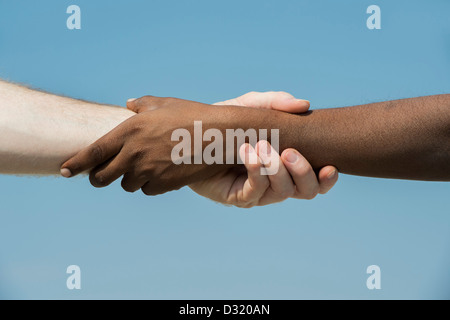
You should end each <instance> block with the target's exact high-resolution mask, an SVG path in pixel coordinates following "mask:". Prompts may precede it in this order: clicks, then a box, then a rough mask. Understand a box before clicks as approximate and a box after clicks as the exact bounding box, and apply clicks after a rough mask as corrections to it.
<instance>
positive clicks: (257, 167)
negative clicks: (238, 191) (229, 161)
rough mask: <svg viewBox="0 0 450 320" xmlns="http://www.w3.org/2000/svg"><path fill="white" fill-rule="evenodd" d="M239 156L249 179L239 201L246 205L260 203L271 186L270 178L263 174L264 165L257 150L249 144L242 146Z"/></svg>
mask: <svg viewBox="0 0 450 320" xmlns="http://www.w3.org/2000/svg"><path fill="white" fill-rule="evenodd" d="M239 155H240V157H241V159H242V162H244V165H245V168H246V169H247V177H248V178H247V180H246V181H245V183H244V186H243V188H242V198H241V199H238V200H240V202H244V203H258V202H259V199H261V197H262V196H263V195H264V193H265V192H266V190H267V188H268V187H269V186H270V183H269V178H268V177H267V176H265V175H262V174H261V169H263V168H264V165H263V163H262V161H261V159H260V158H259V157H258V155H257V153H256V151H255V149H254V148H253V147H252V146H251V145H249V144H247V143H246V144H244V145H242V146H241V148H240V150H239Z"/></svg>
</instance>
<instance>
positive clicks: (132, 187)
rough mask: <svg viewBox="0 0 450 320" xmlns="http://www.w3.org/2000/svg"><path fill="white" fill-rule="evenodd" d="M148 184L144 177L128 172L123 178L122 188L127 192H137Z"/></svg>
mask: <svg viewBox="0 0 450 320" xmlns="http://www.w3.org/2000/svg"><path fill="white" fill-rule="evenodd" d="M146 182H147V180H146V179H145V178H144V177H142V178H140V177H137V176H136V175H135V174H133V173H130V172H128V173H126V174H125V175H124V176H123V179H122V188H123V190H125V191H126V192H136V191H138V190H139V189H141V188H142V187H143V186H144V185H145V184H146Z"/></svg>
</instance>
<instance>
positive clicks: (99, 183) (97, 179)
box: [90, 173, 108, 188]
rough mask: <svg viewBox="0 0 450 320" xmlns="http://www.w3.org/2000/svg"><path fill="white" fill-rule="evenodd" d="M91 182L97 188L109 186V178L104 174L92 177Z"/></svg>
mask: <svg viewBox="0 0 450 320" xmlns="http://www.w3.org/2000/svg"><path fill="white" fill-rule="evenodd" d="M90 182H91V184H92V185H93V186H94V187H96V188H103V187H106V186H107V185H108V182H107V178H106V177H105V176H104V175H103V174H99V173H96V174H94V175H91V177H90Z"/></svg>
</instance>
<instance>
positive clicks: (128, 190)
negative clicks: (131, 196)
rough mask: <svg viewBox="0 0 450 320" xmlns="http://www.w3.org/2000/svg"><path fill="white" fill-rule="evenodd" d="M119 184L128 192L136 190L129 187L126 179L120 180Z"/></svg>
mask: <svg viewBox="0 0 450 320" xmlns="http://www.w3.org/2000/svg"><path fill="white" fill-rule="evenodd" d="M121 185H122V189H123V190H125V191H126V192H130V193H133V192H136V190H135V189H134V188H132V187H131V185H130V183H129V181H128V180H122V183H121Z"/></svg>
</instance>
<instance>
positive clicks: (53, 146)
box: [0, 81, 134, 175]
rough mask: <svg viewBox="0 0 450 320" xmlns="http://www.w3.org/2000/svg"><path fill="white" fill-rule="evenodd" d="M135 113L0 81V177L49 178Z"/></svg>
mask: <svg viewBox="0 0 450 320" xmlns="http://www.w3.org/2000/svg"><path fill="white" fill-rule="evenodd" d="M132 115H134V113H133V112H131V111H129V110H127V109H125V108H118V107H113V106H104V105H99V104H94V103H88V102H85V101H80V100H74V99H70V98H65V97H60V96H55V95H52V94H48V93H44V92H38V91H34V90H30V89H27V88H23V87H21V86H17V85H13V84H10V83H6V82H3V81H0V135H1V136H0V174H29V175H52V174H58V173H59V172H60V165H61V164H62V163H63V162H64V161H65V160H67V159H68V158H70V157H71V156H73V155H74V154H76V153H77V152H78V151H80V150H81V149H83V148H84V147H86V146H88V145H89V144H91V143H92V142H94V141H95V140H97V139H98V138H100V137H101V136H103V135H104V134H106V133H107V132H109V131H110V130H111V129H113V128H114V127H116V126H117V125H119V124H120V123H121V122H123V121H124V120H126V119H128V118H129V117H131V116H132Z"/></svg>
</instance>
